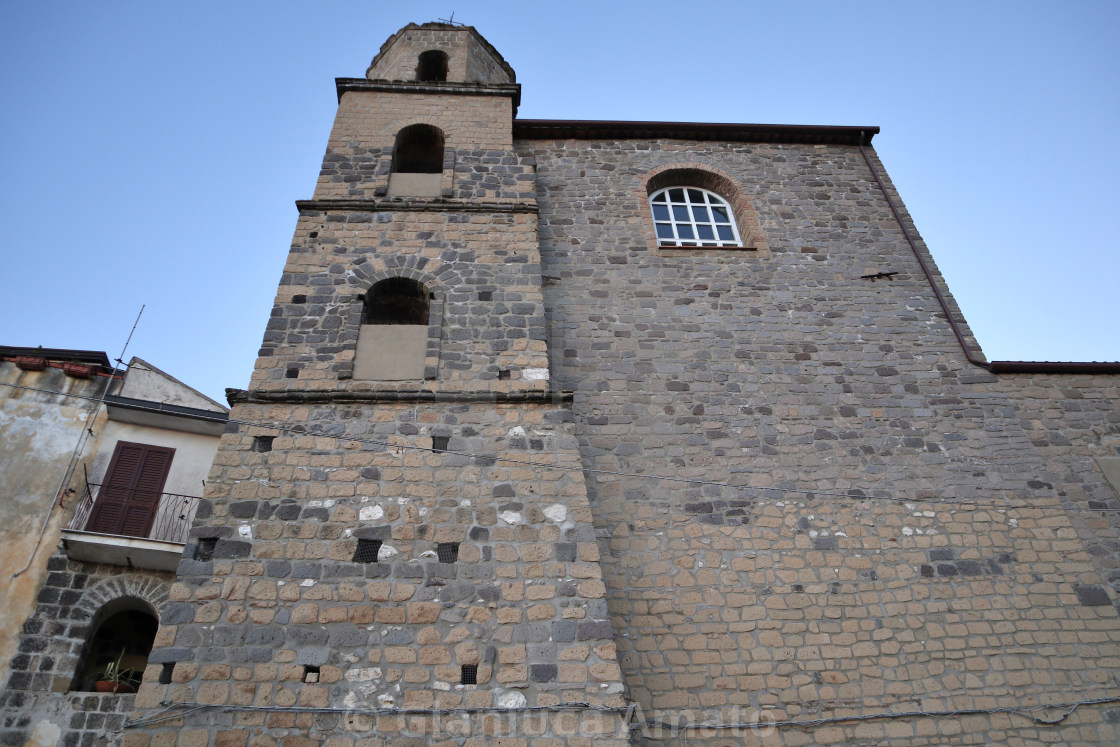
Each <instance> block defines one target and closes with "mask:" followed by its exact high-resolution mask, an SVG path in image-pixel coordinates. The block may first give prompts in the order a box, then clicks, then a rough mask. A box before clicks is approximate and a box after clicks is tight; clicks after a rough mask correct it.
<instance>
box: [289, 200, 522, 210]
mask: <svg viewBox="0 0 1120 747" xmlns="http://www.w3.org/2000/svg"><path fill="white" fill-rule="evenodd" d="M296 208H297V209H298V210H299V211H300V212H303V211H305V210H309V211H317V212H324V213H331V212H360V213H387V212H398V213H430V212H441V213H536V212H538V208H537V203H536V201H535V200H534V201H531V202H525V201H518V202H512V201H511V202H483V201H480V200H472V201H471V202H458V201H452V200H409V199H404V200H402V199H390V200H384V199H383V200H350V199H325V200H296Z"/></svg>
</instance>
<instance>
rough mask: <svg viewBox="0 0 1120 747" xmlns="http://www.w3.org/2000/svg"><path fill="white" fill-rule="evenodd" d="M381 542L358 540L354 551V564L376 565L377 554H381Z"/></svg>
mask: <svg viewBox="0 0 1120 747" xmlns="http://www.w3.org/2000/svg"><path fill="white" fill-rule="evenodd" d="M381 544H382V543H381V540H363V539H360V540H358V547H357V548H356V549H355V550H354V562H355V563H376V562H377V554H378V553H379V552H381Z"/></svg>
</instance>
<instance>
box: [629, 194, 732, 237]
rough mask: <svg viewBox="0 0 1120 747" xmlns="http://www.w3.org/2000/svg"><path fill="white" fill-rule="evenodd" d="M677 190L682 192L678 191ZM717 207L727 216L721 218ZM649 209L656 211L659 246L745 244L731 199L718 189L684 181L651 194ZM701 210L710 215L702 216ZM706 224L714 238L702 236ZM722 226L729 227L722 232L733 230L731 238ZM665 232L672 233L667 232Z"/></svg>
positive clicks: (654, 225)
mask: <svg viewBox="0 0 1120 747" xmlns="http://www.w3.org/2000/svg"><path fill="white" fill-rule="evenodd" d="M676 192H679V193H680V194H679V195H678V194H675V193H676ZM659 208H661V209H660V210H659ZM694 208H700V210H694ZM713 208H716V209H719V210H722V211H723V214H724V216H725V217H726V219H727V220H726V221H723V220H718V218H717V216H718V213H716V212H714V211H713ZM649 209H650V213H652V214H653V230H654V232H655V234H656V235H657V243H658V245H659V246H695V247H722V246H728V247H741V246H742V245H743V242H742V240H741V239H740V238H739V227H738V226H737V225H736V223H735V213H734V211H733V210H732V209H731V206H730V205H729V204H728V203H727V200H725V199H723V198H722V197H720V196H719V195H717V194H716V193H714V192H709V191H708V190H706V189H700V188H699V187H687V186H683V185H680V186H672V187H665V188H664V189H659V190H657V191H656V192H654V193H653V194H651V195H650V196H649ZM698 214H699V215H700V216H701V218H702V217H703V216H704V215H705V214H706V215H707V218H708V219H707V220H703V219H700V220H698V219H697V216H698ZM703 228H707V229H709V230H710V231H711V233H712V237H711V238H700V234H701V231H702V229H703ZM721 228H723V229H729V231H728V230H725V231H723V232H722V233H724V234H726V233H728V232H729V233H730V234H731V238H727V237H726V235H724V236H721V235H720V234H721V231H720V229H721ZM666 229H668V230H667V231H666ZM663 233H671V234H672V235H671V236H663V235H662V234H663ZM689 233H691V237H689V235H688V234H689ZM682 234H684V235H683V236H682Z"/></svg>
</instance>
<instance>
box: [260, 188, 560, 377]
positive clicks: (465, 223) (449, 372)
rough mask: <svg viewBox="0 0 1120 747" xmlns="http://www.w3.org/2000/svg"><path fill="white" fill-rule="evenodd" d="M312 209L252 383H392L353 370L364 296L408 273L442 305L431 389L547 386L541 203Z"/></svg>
mask: <svg viewBox="0 0 1120 747" xmlns="http://www.w3.org/2000/svg"><path fill="white" fill-rule="evenodd" d="M316 207H317V206H316V205H314V204H312V205H310V206H307V207H305V208H304V209H303V210H301V213H300V220H299V224H298V225H297V227H296V235H295V238H294V240H293V242H292V251H291V254H290V255H289V257H288V262H287V264H286V266H285V268H284V275H283V277H282V279H281V281H280V283H281V284H280V289H279V292H278V294H277V297H276V305H275V306H274V308H273V312H272V318H271V319H270V320H269V322H268V331H267V332H266V333H265V340H264V345H263V347H262V350H261V357H260V358H259V359H258V360H257V367H256V370H255V371H254V373H253V379H252V381H253V386H254V387H259V388H261V389H267V390H269V391H278V390H288V391H294V390H324V391H328V390H336V389H346V390H355V391H356V390H366V391H368V390H372V389H375V388H378V389H385V388H387V387H392V386H393V385H392V384H387V383H386V382H377V383H371V382H360V381H349V380H348V377H349V373H350V371H351V369H352V365H353V364H352V362H353V356H354V349H355V346H356V345H357V341H358V329H359V326H360V323H361V311H362V303H363V302H362V296H363V295H364V294H365V293H366V291H368V290H369V288H370V287H371V286H372V285H373V284H374V283H376V282H377V281H378V280H381V279H384V278H385V277H389V276H394V275H404V276H407V277H411V278H413V279H415V280H419V281H420V282H422V283H424V284H425V285H426V286H427V288H428V290H429V292H431V293H433V294H435V297H436V298H435V300H436V301H437V302H438V303H439V305H440V308H441V312H440V314H441V320H440V321H439V322H438V327H433V329H432V333H431V334H432V335H433V337H434V338H435V339H436V340H437V341H438V347H437V348H436V349H435V351H433V352H432V353H431V355H432V357H433V361H432V365H433V366H435V367H436V368H437V369H438V371H436V372H434V374H435V375H434V376H433V377H432V378H433V379H434V380H433V381H431V382H429V383H426V384H425V389H427V390H433V391H434V390H439V391H453V390H458V391H464V390H476V391H477V390H483V391H506V392H510V391H520V390H524V389H535V390H538V391H545V390H547V389H548V381H547V370H548V359H547V352H546V342H545V328H544V306H543V302H542V300H541V281H540V259H539V253H538V250H537V231H536V214H535V205H531V204H530V205H523V206H521V207H520V208H513V207H509V206H506V207H499V206H489V208H488V209H486V210H473V209H470V208H469V206H464V207H462V208H459V207H458V206H455V205H436V204H433V203H424V202H419V203H416V204H414V205H412V207H415V208H417V209H416V210H402V209H401V207H402V206H401V204H399V203H397V204H392V203H386V204H385V205H384V206H383V209H375V210H371V211H368V212H367V211H342V212H339V211H331V210H326V209H321V208H320V209H316ZM496 237H500V239H498V238H496ZM432 324H433V325H435V324H437V323H436V322H435V321H434V320H433V322H432ZM502 371H505V372H507V373H501V372H502ZM293 373H294V375H293ZM416 386H417V382H408V383H402V384H400V385H399V386H397V387H396V388H400V389H404V390H414V389H415V388H416Z"/></svg>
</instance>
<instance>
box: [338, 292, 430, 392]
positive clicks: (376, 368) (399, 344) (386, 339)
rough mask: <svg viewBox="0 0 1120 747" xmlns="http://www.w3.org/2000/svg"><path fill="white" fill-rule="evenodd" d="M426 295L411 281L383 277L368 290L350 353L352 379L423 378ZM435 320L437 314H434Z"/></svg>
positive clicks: (425, 359)
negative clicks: (356, 336) (351, 356)
mask: <svg viewBox="0 0 1120 747" xmlns="http://www.w3.org/2000/svg"><path fill="white" fill-rule="evenodd" d="M430 317H431V309H430V294H429V293H428V289H427V288H426V287H425V286H424V284H423V283H421V282H418V281H416V280H412V279H411V278H405V277H392V278H386V279H385V280H382V281H381V282H379V283H377V284H376V285H374V286H373V287H372V288H370V289H369V292H367V293H366V295H365V303H364V305H363V307H362V324H361V327H360V328H359V330H358V345H357V348H356V349H355V353H354V374H353V376H354V378H355V379H357V380H366V381H406V380H412V379H423V378H424V374H425V366H426V363H427V357H428V343H429V339H430V334H429V328H428V327H429V322H430V321H431V319H430ZM437 317H438V315H437Z"/></svg>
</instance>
